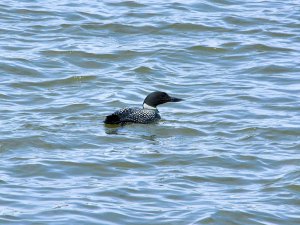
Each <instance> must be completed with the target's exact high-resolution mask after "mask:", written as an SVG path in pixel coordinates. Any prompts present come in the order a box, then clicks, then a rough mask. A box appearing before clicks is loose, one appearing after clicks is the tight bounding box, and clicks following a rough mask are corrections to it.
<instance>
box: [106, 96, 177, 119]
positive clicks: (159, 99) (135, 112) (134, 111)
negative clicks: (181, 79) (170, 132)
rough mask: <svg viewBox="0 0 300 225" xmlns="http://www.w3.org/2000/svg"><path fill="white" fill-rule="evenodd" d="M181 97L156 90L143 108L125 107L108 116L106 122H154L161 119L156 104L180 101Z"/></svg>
mask: <svg viewBox="0 0 300 225" xmlns="http://www.w3.org/2000/svg"><path fill="white" fill-rule="evenodd" d="M179 101H182V99H180V98H174V97H171V96H169V95H168V94H167V93H165V92H161V91H155V92H152V93H150V94H149V95H148V96H147V97H146V98H145V100H144V102H143V108H142V109H141V108H137V107H134V108H123V109H120V110H118V111H116V112H114V113H113V114H111V115H109V116H107V117H106V119H105V120H104V123H105V124H121V125H123V124H125V123H144V124H147V123H154V122H157V121H159V120H160V118H161V117H160V115H159V111H158V110H157V108H156V106H158V105H160V104H164V103H166V102H179Z"/></svg>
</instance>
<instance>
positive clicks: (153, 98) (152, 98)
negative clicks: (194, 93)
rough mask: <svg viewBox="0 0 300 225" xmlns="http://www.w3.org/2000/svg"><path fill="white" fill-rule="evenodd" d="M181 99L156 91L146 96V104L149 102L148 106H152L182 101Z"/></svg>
mask: <svg viewBox="0 0 300 225" xmlns="http://www.w3.org/2000/svg"><path fill="white" fill-rule="evenodd" d="M180 101H182V99H180V98H174V97H171V96H169V95H168V94H167V93H165V92H161V91H155V92H152V93H151V94H149V95H148V96H147V97H146V98H145V100H144V104H147V105H148V106H151V107H156V106H158V105H160V104H164V103H166V102H180Z"/></svg>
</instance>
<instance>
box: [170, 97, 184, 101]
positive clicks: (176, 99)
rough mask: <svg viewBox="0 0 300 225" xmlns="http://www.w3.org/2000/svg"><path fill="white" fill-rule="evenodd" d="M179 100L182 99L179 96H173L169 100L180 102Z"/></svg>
mask: <svg viewBox="0 0 300 225" xmlns="http://www.w3.org/2000/svg"><path fill="white" fill-rule="evenodd" d="M180 101H183V99H181V98H174V97H171V98H170V102H180Z"/></svg>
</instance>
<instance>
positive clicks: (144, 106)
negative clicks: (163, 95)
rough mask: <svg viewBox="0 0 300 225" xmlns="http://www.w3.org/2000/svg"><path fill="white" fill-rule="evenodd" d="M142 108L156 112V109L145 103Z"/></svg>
mask: <svg viewBox="0 0 300 225" xmlns="http://www.w3.org/2000/svg"><path fill="white" fill-rule="evenodd" d="M143 108H144V109H151V110H157V108H156V107H153V106H150V105H147V104H146V103H144V104H143Z"/></svg>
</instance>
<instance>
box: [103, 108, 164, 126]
mask: <svg viewBox="0 0 300 225" xmlns="http://www.w3.org/2000/svg"><path fill="white" fill-rule="evenodd" d="M159 119H160V116H159V114H158V110H151V109H140V108H123V109H120V110H118V111H116V112H114V113H113V114H111V115H109V116H107V117H106V119H105V121H104V123H107V124H122V123H130V122H131V123H153V122H156V121H158V120H159Z"/></svg>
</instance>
